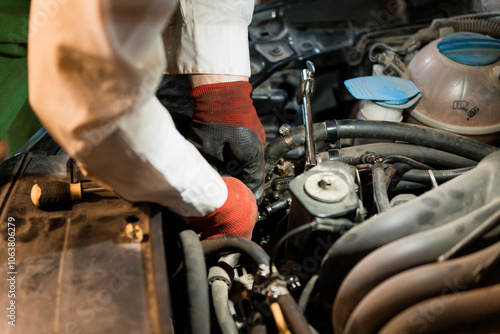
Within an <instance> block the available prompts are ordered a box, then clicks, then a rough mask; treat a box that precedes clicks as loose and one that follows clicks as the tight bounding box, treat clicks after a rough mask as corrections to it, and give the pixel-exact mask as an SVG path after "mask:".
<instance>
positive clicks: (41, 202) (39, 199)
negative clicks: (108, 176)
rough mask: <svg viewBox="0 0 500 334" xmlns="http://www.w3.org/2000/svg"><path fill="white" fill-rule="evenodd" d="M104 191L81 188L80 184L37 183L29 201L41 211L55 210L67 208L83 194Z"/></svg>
mask: <svg viewBox="0 0 500 334" xmlns="http://www.w3.org/2000/svg"><path fill="white" fill-rule="evenodd" d="M106 190H107V189H105V188H102V187H94V188H83V185H82V183H81V182H77V183H67V182H62V181H46V182H39V183H35V184H34V185H33V187H31V201H32V202H33V204H34V205H35V206H38V207H40V208H42V209H47V210H56V209H60V208H62V207H65V206H67V205H68V204H70V203H71V202H72V201H75V200H79V199H82V196H83V194H84V193H95V192H100V191H106Z"/></svg>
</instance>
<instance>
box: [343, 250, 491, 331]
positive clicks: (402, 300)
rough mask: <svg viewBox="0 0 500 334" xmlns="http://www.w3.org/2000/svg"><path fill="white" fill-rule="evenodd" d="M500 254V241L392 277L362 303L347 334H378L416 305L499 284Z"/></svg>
mask: <svg viewBox="0 0 500 334" xmlns="http://www.w3.org/2000/svg"><path fill="white" fill-rule="evenodd" d="M499 255H500V242H499V243H496V244H494V245H492V246H490V247H488V248H486V249H484V250H482V251H479V252H476V253H473V254H471V255H467V256H464V257H461V258H457V259H453V260H450V261H446V262H438V263H432V264H428V265H424V266H420V267H417V268H414V269H410V270H407V271H405V272H402V273H400V274H398V275H396V276H393V277H391V278H389V279H388V280H386V281H384V282H383V283H381V284H379V285H378V286H377V287H376V288H375V289H373V290H372V291H370V293H369V294H368V295H367V296H366V297H365V298H364V299H363V300H362V301H361V303H359V304H358V306H357V307H356V308H355V309H354V312H353V313H352V315H351V317H350V318H349V320H348V322H347V325H346V327H345V330H344V334H353V333H356V334H372V333H378V332H379V331H380V329H381V328H382V327H383V326H384V325H385V324H386V323H387V322H388V321H390V320H391V319H392V318H393V317H395V316H396V315H397V314H399V313H400V312H402V311H404V310H405V309H407V308H408V307H411V306H412V305H414V304H416V303H419V302H421V301H424V300H426V299H429V298H433V297H437V296H442V297H443V298H446V296H445V295H446V294H453V293H456V292H460V291H465V290H471V289H474V288H478V287H481V286H488V285H494V284H496V283H498V280H499V279H500V271H499V270H498V269H497V268H495V267H496V266H498V262H497V261H496V260H497V259H498V256H499ZM447 297H450V296H447ZM450 298H451V297H450Z"/></svg>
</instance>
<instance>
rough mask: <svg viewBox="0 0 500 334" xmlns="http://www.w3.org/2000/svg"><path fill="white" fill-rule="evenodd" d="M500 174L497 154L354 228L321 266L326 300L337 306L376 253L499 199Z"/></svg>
mask: <svg viewBox="0 0 500 334" xmlns="http://www.w3.org/2000/svg"><path fill="white" fill-rule="evenodd" d="M499 170H500V152H495V153H493V154H491V155H489V156H488V157H486V158H485V159H483V160H482V161H481V162H480V163H479V164H478V166H477V167H476V168H474V169H473V170H471V171H469V172H467V173H465V174H463V175H461V176H459V177H457V178H455V179H453V180H450V181H448V182H446V183H444V184H443V185H441V186H439V187H437V188H435V189H433V190H431V191H428V192H427V193H425V194H423V195H421V196H420V197H418V198H415V199H413V200H411V201H410V202H407V203H404V204H401V205H398V206H396V207H394V208H392V209H391V210H388V211H386V212H383V213H381V214H379V215H376V216H374V217H372V218H370V219H367V220H366V221H365V222H364V223H363V224H360V225H357V226H355V227H354V228H352V229H350V230H349V231H348V232H347V233H345V234H344V235H343V236H342V237H340V238H339V239H338V240H337V241H336V242H335V243H334V244H333V246H332V247H330V249H329V250H328V251H327V254H326V255H325V257H324V259H323V262H322V264H321V267H320V272H319V276H320V277H319V281H320V288H321V291H322V292H323V294H324V296H325V297H326V299H327V301H329V302H333V300H334V298H335V294H336V292H337V290H338V288H339V286H340V284H341V283H342V281H343V280H344V278H345V277H346V275H347V273H348V272H349V271H350V270H351V269H352V268H353V267H354V266H355V265H356V263H357V262H359V261H360V260H361V259H362V258H363V257H364V256H366V255H367V254H368V253H370V252H372V251H373V250H375V249H377V248H379V247H381V246H383V245H385V244H388V243H389V242H391V241H394V240H397V239H400V238H402V237H405V236H408V235H411V234H415V233H418V232H421V231H426V230H429V229H432V228H435V227H437V226H441V225H444V224H446V223H448V222H451V221H454V220H455V219H457V218H460V217H462V216H464V215H465V214H467V213H469V212H471V211H474V210H476V209H477V208H479V207H481V206H483V205H485V204H487V203H490V202H491V201H494V200H496V199H497V198H499V197H500V187H498V184H500V173H499V172H498V171H499Z"/></svg>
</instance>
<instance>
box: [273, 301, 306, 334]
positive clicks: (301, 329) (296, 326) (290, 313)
mask: <svg viewBox="0 0 500 334" xmlns="http://www.w3.org/2000/svg"><path fill="white" fill-rule="evenodd" d="M278 304H279V305H280V307H281V311H282V312H283V316H284V317H285V321H286V323H287V325H288V327H289V328H290V331H291V332H292V333H293V334H312V331H311V329H310V328H309V324H308V323H307V320H306V318H305V317H304V314H303V313H302V312H301V311H300V308H299V306H298V305H297V303H296V302H295V299H293V297H292V296H291V295H290V294H289V293H286V294H283V295H280V296H279V297H278Z"/></svg>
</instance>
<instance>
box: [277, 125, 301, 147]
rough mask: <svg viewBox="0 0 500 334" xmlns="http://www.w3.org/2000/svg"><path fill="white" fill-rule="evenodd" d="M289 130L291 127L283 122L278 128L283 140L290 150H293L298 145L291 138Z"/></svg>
mask: <svg viewBox="0 0 500 334" xmlns="http://www.w3.org/2000/svg"><path fill="white" fill-rule="evenodd" d="M291 130H292V127H291V126H290V125H288V124H283V125H282V126H280V128H279V133H280V134H282V135H283V140H284V141H285V143H286V144H287V145H288V147H289V148H290V150H294V149H296V148H297V147H299V145H297V143H296V142H295V141H294V140H293V138H292V135H291V134H290V132H291Z"/></svg>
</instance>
